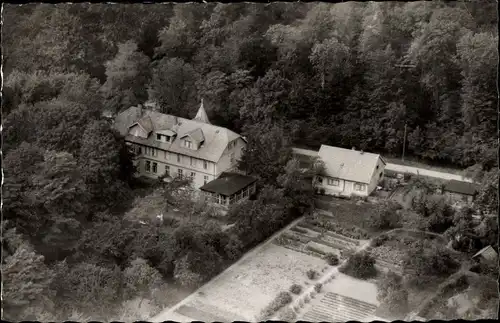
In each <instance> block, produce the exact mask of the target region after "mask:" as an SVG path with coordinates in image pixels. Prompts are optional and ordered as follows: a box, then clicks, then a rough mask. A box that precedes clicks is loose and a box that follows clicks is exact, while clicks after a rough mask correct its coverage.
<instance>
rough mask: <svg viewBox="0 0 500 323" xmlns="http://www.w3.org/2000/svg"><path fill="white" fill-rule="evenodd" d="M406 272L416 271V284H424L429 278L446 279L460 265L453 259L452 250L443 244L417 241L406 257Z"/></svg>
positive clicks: (404, 261)
mask: <svg viewBox="0 0 500 323" xmlns="http://www.w3.org/2000/svg"><path fill="white" fill-rule="evenodd" d="M403 266H404V269H405V270H410V271H411V270H414V272H415V274H414V275H415V277H414V278H415V279H416V281H415V283H417V284H419V282H421V283H423V282H425V281H427V278H432V277H444V276H447V275H450V274H451V273H454V272H455V271H456V270H458V268H459V267H460V264H459V263H458V262H457V261H456V260H455V259H453V255H452V253H451V251H450V250H448V249H447V248H446V247H445V246H442V245H441V244H439V243H437V242H435V241H430V240H423V241H415V242H414V243H413V246H412V247H411V248H408V253H407V254H406V256H405V257H404V260H403Z"/></svg>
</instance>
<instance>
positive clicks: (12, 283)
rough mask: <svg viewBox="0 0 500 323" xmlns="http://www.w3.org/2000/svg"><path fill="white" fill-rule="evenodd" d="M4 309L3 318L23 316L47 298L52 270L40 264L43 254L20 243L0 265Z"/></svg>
mask: <svg viewBox="0 0 500 323" xmlns="http://www.w3.org/2000/svg"><path fill="white" fill-rule="evenodd" d="M2 275H3V278H4V282H3V296H4V302H3V306H4V310H5V315H6V317H7V318H9V319H12V320H23V319H26V317H25V315H26V313H27V311H28V309H30V308H33V307H41V308H43V307H45V306H47V305H48V304H49V299H50V298H51V292H50V284H51V282H52V281H53V279H54V273H53V271H52V270H50V269H49V268H47V266H46V265H45V264H44V257H43V256H41V255H38V254H36V253H35V252H34V250H33V248H32V247H31V246H30V245H29V244H28V243H22V244H21V245H20V246H19V247H17V249H16V251H15V253H14V254H13V255H11V256H8V257H6V258H5V264H2Z"/></svg>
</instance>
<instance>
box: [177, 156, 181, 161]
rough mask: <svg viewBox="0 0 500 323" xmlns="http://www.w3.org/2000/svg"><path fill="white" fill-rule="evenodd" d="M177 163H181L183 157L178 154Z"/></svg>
mask: <svg viewBox="0 0 500 323" xmlns="http://www.w3.org/2000/svg"><path fill="white" fill-rule="evenodd" d="M177 162H178V163H180V162H181V155H179V154H177Z"/></svg>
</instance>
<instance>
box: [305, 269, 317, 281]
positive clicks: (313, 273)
mask: <svg viewBox="0 0 500 323" xmlns="http://www.w3.org/2000/svg"><path fill="white" fill-rule="evenodd" d="M306 275H307V278H309V279H311V280H314V279H316V278H317V277H318V272H317V271H316V270H314V269H309V270H308V271H307V273H306Z"/></svg>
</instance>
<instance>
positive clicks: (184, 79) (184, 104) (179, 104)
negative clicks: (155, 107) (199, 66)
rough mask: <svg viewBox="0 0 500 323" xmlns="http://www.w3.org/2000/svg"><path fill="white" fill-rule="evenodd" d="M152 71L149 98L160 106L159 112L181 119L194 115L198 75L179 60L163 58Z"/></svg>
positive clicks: (187, 64) (189, 66)
mask: <svg viewBox="0 0 500 323" xmlns="http://www.w3.org/2000/svg"><path fill="white" fill-rule="evenodd" d="M152 69H153V71H152V80H151V84H150V97H151V98H152V99H154V100H156V101H157V102H158V104H159V105H160V106H161V109H162V110H161V112H162V113H168V114H173V115H176V116H182V117H189V116H190V115H191V114H192V113H194V112H195V109H196V107H195V104H196V101H194V99H195V98H196V86H195V82H196V79H197V78H198V75H197V74H196V72H195V70H194V69H193V67H192V66H191V64H189V63H186V62H185V61H183V60H182V59H180V58H163V59H162V60H160V61H158V62H155V63H154V66H153V67H152Z"/></svg>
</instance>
